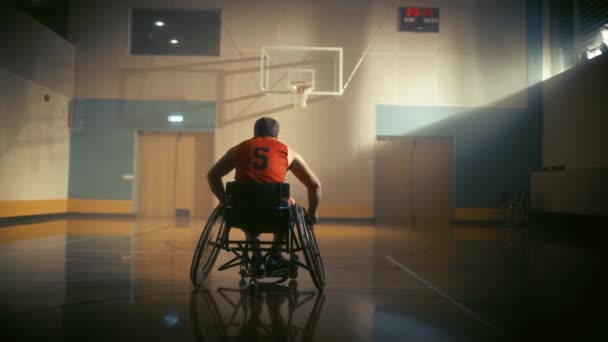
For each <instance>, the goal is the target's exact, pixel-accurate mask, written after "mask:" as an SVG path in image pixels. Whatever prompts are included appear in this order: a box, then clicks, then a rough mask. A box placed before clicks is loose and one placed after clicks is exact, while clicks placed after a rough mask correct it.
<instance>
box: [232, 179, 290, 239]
mask: <svg viewBox="0 0 608 342" xmlns="http://www.w3.org/2000/svg"><path fill="white" fill-rule="evenodd" d="M226 195H227V202H226V209H227V210H226V221H227V223H228V224H229V225H230V226H233V227H239V228H242V229H243V230H246V231H265V232H271V231H274V230H276V229H279V227H283V226H286V225H288V222H289V203H288V200H289V184H288V183H241V182H228V183H227V184H226Z"/></svg>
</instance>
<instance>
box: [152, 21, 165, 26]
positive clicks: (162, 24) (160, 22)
mask: <svg viewBox="0 0 608 342" xmlns="http://www.w3.org/2000/svg"><path fill="white" fill-rule="evenodd" d="M154 25H156V26H158V27H163V26H165V23H163V22H162V21H157V22H155V23H154Z"/></svg>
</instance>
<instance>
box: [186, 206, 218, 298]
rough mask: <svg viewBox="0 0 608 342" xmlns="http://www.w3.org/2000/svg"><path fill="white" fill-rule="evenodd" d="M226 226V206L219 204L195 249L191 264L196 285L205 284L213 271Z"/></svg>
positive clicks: (191, 277) (191, 275) (191, 278)
mask: <svg viewBox="0 0 608 342" xmlns="http://www.w3.org/2000/svg"><path fill="white" fill-rule="evenodd" d="M224 226H225V225H224V206H222V205H219V206H217V207H216V208H215V210H213V212H212V213H211V216H210V217H209V220H207V224H206V225H205V228H204V229H203V232H202V233H201V237H200V239H199V240H198V244H197V245H196V249H195V250H194V255H193V257H192V264H191V265H190V281H192V284H193V285H194V286H200V285H201V284H203V282H204V281H205V279H207V276H208V275H209V273H210V272H211V269H212V268H213V265H214V264H215V260H216V259H217V255H218V254H219V251H220V249H221V244H222V243H223V237H224V230H225V229H224V228H225V227H224Z"/></svg>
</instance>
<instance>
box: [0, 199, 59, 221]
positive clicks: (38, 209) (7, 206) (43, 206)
mask: <svg viewBox="0 0 608 342" xmlns="http://www.w3.org/2000/svg"><path fill="white" fill-rule="evenodd" d="M67 211H68V200H66V199H54V200H28V201H0V217H16V216H29V215H44V214H61V213H66V212H67Z"/></svg>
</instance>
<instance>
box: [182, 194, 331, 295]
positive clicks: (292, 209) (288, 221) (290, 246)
mask: <svg viewBox="0 0 608 342" xmlns="http://www.w3.org/2000/svg"><path fill="white" fill-rule="evenodd" d="M226 195H227V201H226V204H225V205H222V204H220V205H218V206H217V207H216V208H215V209H214V210H213V212H212V213H211V216H210V217H209V219H208V221H207V223H206V225H205V228H204V229H203V231H202V233H201V236H200V239H199V241H198V244H197V246H196V249H195V251H194V255H193V257H192V264H191V266H190V280H191V281H192V284H193V285H194V286H197V287H198V286H200V285H202V284H203V283H204V281H205V280H206V279H207V277H208V276H209V274H210V273H211V271H212V269H213V267H214V264H215V261H216V260H217V257H218V255H219V252H220V251H221V250H223V251H225V252H228V253H231V254H232V255H233V258H232V259H230V260H228V261H227V262H225V263H224V264H222V265H221V266H219V267H218V268H217V269H218V271H224V270H227V269H230V268H235V267H238V268H239V274H240V276H241V285H244V284H246V282H247V279H249V285H250V286H251V285H253V286H255V285H257V284H258V282H265V281H262V280H265V279H267V278H269V279H273V278H274V279H276V280H274V281H273V283H275V284H278V283H282V282H284V281H286V280H287V279H292V280H294V279H296V278H297V277H298V270H299V269H300V268H302V269H305V270H307V271H308V273H309V274H310V277H311V279H312V281H313V283H314V285H315V287H316V288H317V289H318V290H319V291H322V290H323V287H324V286H325V270H324V268H323V261H322V259H321V255H320V252H319V246H318V244H317V240H316V237H315V234H314V231H313V229H312V227H311V225H310V224H309V223H308V222H307V220H306V214H305V211H304V208H302V207H301V206H299V205H297V204H294V205H289V203H288V199H289V184H287V183H239V182H228V183H227V184H226ZM232 228H240V229H241V230H242V231H243V232H245V233H254V234H262V233H276V232H280V233H283V234H285V236H286V238H285V239H284V241H282V242H281V243H280V247H278V246H274V247H275V248H276V249H273V246H272V245H273V242H272V241H255V242H254V241H248V240H247V239H245V240H233V239H231V238H230V231H231V229H232ZM273 250H274V251H280V252H282V253H286V254H287V256H286V259H287V260H288V264H287V266H286V267H283V268H281V269H278V270H266V269H265V270H263V272H260V271H258V270H257V269H254V267H253V263H252V256H253V253H254V252H255V253H258V252H259V254H261V255H262V256H263V260H262V262H265V261H267V260H268V258H269V256H270V252H271V251H273ZM250 254H251V255H250ZM299 254H301V255H303V261H304V262H302V261H301V260H300V256H299Z"/></svg>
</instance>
